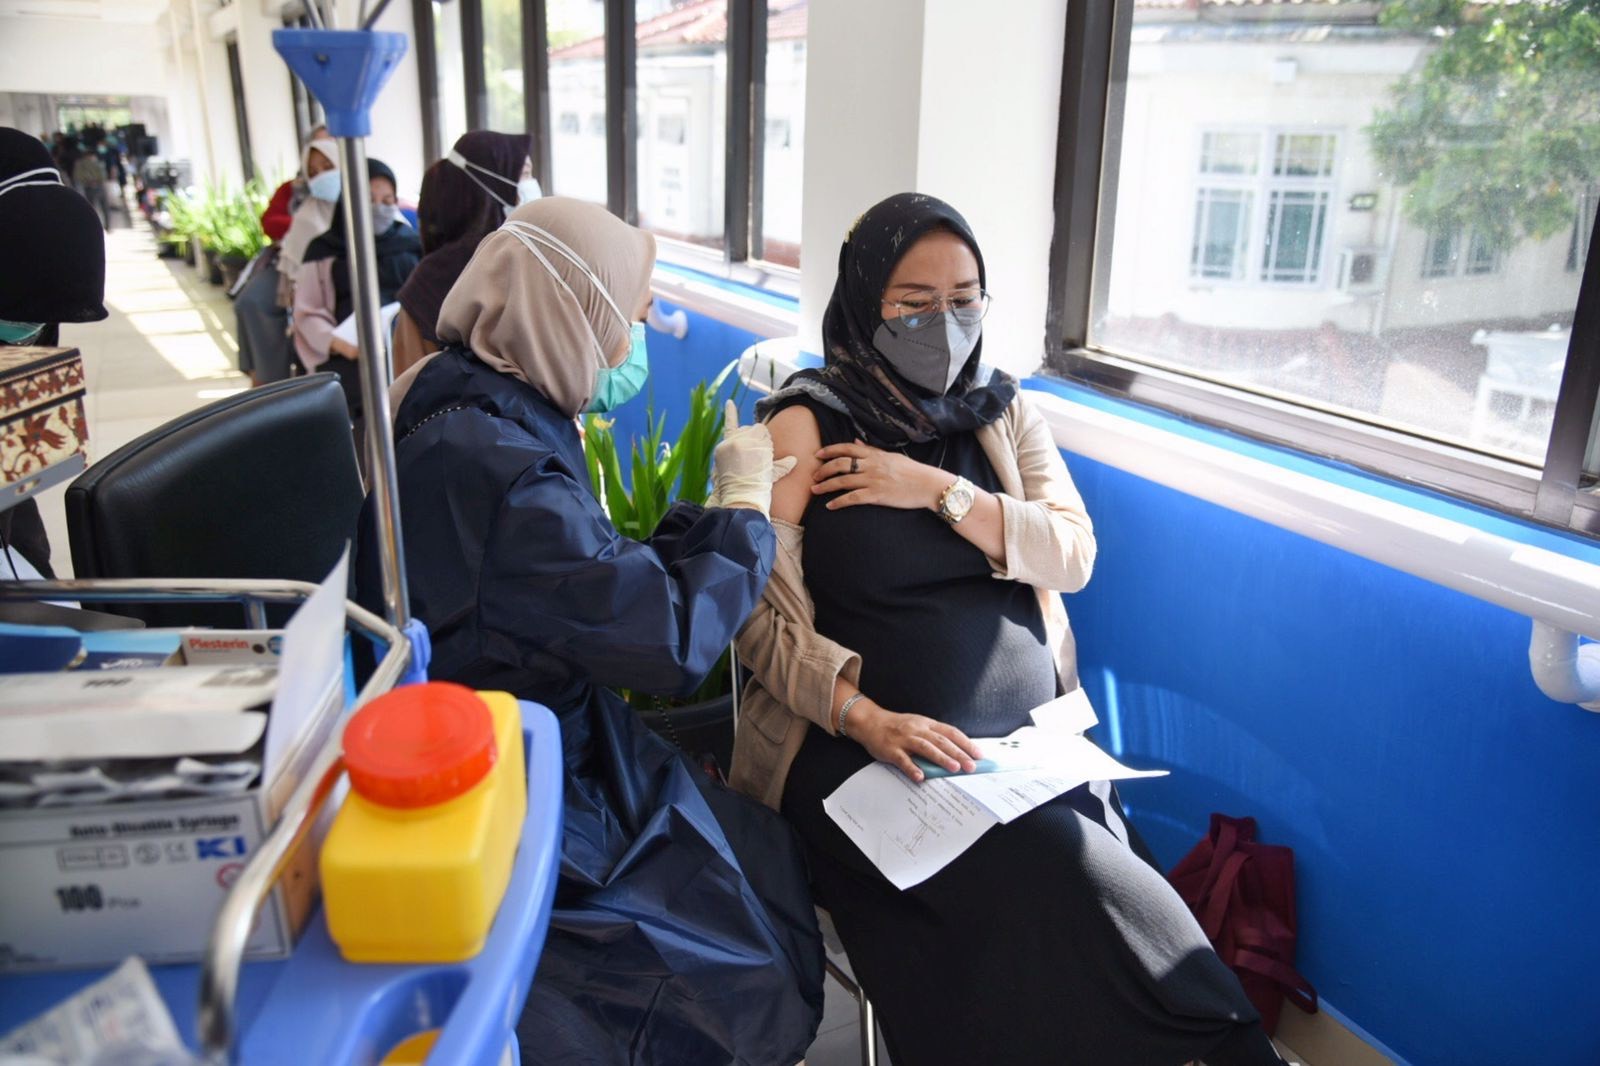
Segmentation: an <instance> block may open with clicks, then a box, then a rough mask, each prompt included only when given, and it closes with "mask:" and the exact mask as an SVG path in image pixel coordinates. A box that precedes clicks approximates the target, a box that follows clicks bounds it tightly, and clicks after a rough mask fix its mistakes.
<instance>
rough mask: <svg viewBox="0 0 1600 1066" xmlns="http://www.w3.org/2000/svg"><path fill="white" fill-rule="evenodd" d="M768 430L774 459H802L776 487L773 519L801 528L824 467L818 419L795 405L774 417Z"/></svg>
mask: <svg viewBox="0 0 1600 1066" xmlns="http://www.w3.org/2000/svg"><path fill="white" fill-rule="evenodd" d="M767 430H768V431H769V432H770V433H771V434H772V457H773V458H774V459H782V458H783V457H784V456H788V455H792V456H794V457H795V458H796V459H797V460H798V462H796V463H795V466H794V469H793V470H791V471H790V472H789V474H788V475H787V476H786V477H784V478H783V479H782V480H781V481H779V482H778V483H777V484H775V485H773V486H772V517H774V518H781V519H783V520H784V521H785V522H793V523H794V524H795V525H800V524H801V520H802V519H803V518H804V517H805V513H806V505H807V504H809V503H810V502H811V475H812V474H814V473H816V470H817V467H818V466H820V465H822V464H821V463H819V462H818V461H817V450H818V449H819V448H821V447H822V434H821V432H820V431H819V430H818V429H817V416H816V415H814V414H812V413H811V412H810V411H809V410H808V409H807V408H806V407H805V405H804V404H795V405H793V406H791V407H785V408H784V409H783V410H781V411H779V412H778V413H777V414H775V415H773V416H772V419H771V420H770V421H769V422H767Z"/></svg>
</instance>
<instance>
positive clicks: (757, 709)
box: [731, 391, 1095, 809]
mask: <svg viewBox="0 0 1600 1066" xmlns="http://www.w3.org/2000/svg"><path fill="white" fill-rule="evenodd" d="M978 441H979V443H980V444H981V445H982V446H983V452H984V454H985V455H986V456H987V457H988V459H989V462H990V464H991V465H993V467H994V470H995V473H996V475H997V476H998V477H999V479H1000V488H1001V493H1000V496H999V499H1000V511H1001V516H1002V521H1003V522H1004V525H1005V545H1006V557H1005V561H1004V562H999V561H996V560H994V559H991V560H989V564H990V566H991V567H992V568H993V569H994V576H995V577H996V578H998V579H1000V580H1003V581H1025V582H1027V583H1028V584H1030V585H1032V586H1033V587H1034V588H1035V589H1036V590H1037V591H1038V593H1039V605H1040V608H1041V609H1042V610H1043V612H1044V620H1045V631H1046V633H1047V636H1048V639H1049V641H1050V646H1051V647H1052V648H1054V649H1055V653H1056V667H1057V670H1058V672H1059V674H1060V676H1061V684H1062V685H1063V687H1064V688H1066V689H1067V690H1069V691H1070V690H1071V689H1074V688H1076V687H1077V685H1078V673H1077V655H1076V651H1075V646H1074V644H1073V639H1072V630H1071V628H1070V627H1069V626H1068V624H1067V610H1066V606H1065V605H1064V604H1063V603H1062V602H1061V596H1060V595H1059V593H1062V592H1076V591H1077V590H1079V589H1081V588H1082V587H1083V586H1084V585H1085V584H1087V583H1088V580H1089V572H1090V571H1091V570H1092V569H1093V567H1094V554H1095V541H1094V527H1093V525H1092V524H1091V523H1090V522H1089V515H1088V513H1087V512H1086V511H1085V510H1084V508H1083V498H1082V497H1081V496H1079V495H1078V490H1077V488H1076V487H1075V486H1074V485H1073V484H1072V478H1071V476H1070V475H1068V473H1067V464H1066V463H1065V462H1063V461H1062V458H1061V453H1060V451H1058V450H1057V449H1056V444H1055V439H1054V438H1053V437H1052V436H1051V433H1050V429H1049V427H1048V426H1046V425H1045V422H1044V419H1043V418H1042V417H1040V415H1039V413H1038V412H1037V411H1035V410H1034V409H1033V408H1032V407H1031V406H1030V405H1029V404H1028V403H1027V401H1026V400H1025V399H1024V398H1023V395H1022V393H1021V392H1020V391H1019V392H1018V393H1017V398H1016V400H1015V401H1013V403H1012V404H1011V406H1010V407H1009V408H1008V409H1007V410H1006V413H1005V415H1004V416H1003V417H1001V418H999V419H997V420H996V421H994V422H992V423H990V424H989V425H987V426H984V427H983V428H982V429H980V430H979V431H978ZM772 524H773V527H774V528H775V530H776V531H777V534H778V554H777V558H776V559H775V560H774V562H773V566H772V578H771V580H769V581H768V582H767V588H766V591H765V592H764V593H763V594H762V597H761V602H760V604H758V605H757V607H756V609H755V612H754V613H753V614H752V615H751V616H750V618H749V620H748V621H747V622H745V625H744V628H743V629H741V630H740V631H739V637H738V651H739V661H740V662H741V663H742V664H743V665H744V666H745V667H746V669H748V670H749V671H750V675H751V680H750V682H749V684H747V685H746V686H745V690H744V697H743V700H742V701H741V703H740V708H739V724H738V729H737V732H736V733H735V735H734V741H733V769H732V780H731V784H732V785H733V787H734V788H736V789H738V790H739V791H740V792H743V793H745V794H746V795H748V796H752V797H754V798H755V799H758V800H760V801H761V802H763V803H765V804H766V805H767V806H769V807H772V808H774V809H776V808H777V807H778V805H779V802H780V801H781V800H782V798H783V786H784V781H785V779H786V778H787V777H788V773H789V766H790V764H791V763H793V762H794V757H795V755H796V754H798V753H799V751H800V744H801V742H802V741H804V740H805V735H806V728H807V727H808V726H810V725H816V726H818V727H819V728H821V729H824V730H827V731H828V732H829V733H830V734H831V733H832V732H833V689H834V683H835V681H836V680H837V679H838V678H839V677H841V676H843V677H844V678H845V679H846V680H848V681H850V682H851V683H852V684H853V683H855V682H857V681H858V680H859V679H860V676H861V657H860V656H859V655H857V654H856V653H855V652H853V651H851V650H850V649H848V648H845V647H842V646H840V645H838V644H835V643H834V642H833V641H831V640H829V639H828V638H827V637H824V636H822V635H821V634H820V633H818V632H817V631H816V629H815V628H814V627H813V623H814V618H815V614H814V611H813V609H812V604H811V595H810V593H809V592H807V590H806V584H805V575H804V573H803V572H802V570H801V566H800V558H801V553H800V548H801V542H802V538H803V537H804V532H805V531H804V530H803V529H802V528H801V527H800V526H797V525H794V524H792V523H789V522H784V521H781V520H777V519H774V520H773V523H772ZM950 535H951V536H955V535H956V534H955V533H954V532H952V533H951V534H950ZM867 695H868V696H871V695H872V693H870V692H869V693H867ZM890 709H891V710H892V709H894V708H890Z"/></svg>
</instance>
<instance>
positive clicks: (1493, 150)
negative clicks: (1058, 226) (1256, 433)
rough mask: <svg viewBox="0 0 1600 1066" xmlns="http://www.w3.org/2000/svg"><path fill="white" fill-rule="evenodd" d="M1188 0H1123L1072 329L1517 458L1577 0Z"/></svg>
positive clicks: (1578, 248) (1567, 164)
mask: <svg viewBox="0 0 1600 1066" xmlns="http://www.w3.org/2000/svg"><path fill="white" fill-rule="evenodd" d="M1192 6H1193V5H1188V4H1183V5H1178V4H1167V3H1158V2H1155V0H1137V2H1136V3H1134V5H1133V12H1134V13H1133V18H1132V24H1131V31H1130V32H1131V34H1132V37H1131V40H1130V41H1129V42H1128V49H1129V51H1128V63H1127V77H1126V80H1125V81H1121V82H1118V83H1114V84H1113V85H1112V86H1111V92H1112V96H1113V99H1112V105H1113V106H1112V107H1111V108H1110V113H1111V114H1112V115H1113V116H1114V119H1113V121H1112V122H1111V123H1110V125H1109V128H1108V130H1107V144H1106V156H1107V168H1108V169H1107V173H1108V175H1114V177H1112V178H1108V181H1107V182H1106V183H1105V186H1104V188H1103V189H1102V197H1103V203H1102V206H1101V213H1100V218H1101V220H1102V225H1101V228H1100V233H1101V235H1102V239H1101V240H1100V242H1099V244H1098V246H1097V248H1096V264H1095V277H1096V285H1095V295H1094V304H1093V307H1092V308H1091V316H1090V325H1089V337H1088V340H1089V343H1090V345H1091V346H1092V347H1094V348H1098V349H1102V350H1105V351H1107V352H1109V353H1112V354H1116V355H1120V356H1123V357H1126V358H1129V359H1132V360H1135V361H1141V362H1145V363H1149V364H1152V365H1157V366H1161V367H1164V368H1167V369H1172V370H1177V371H1179V372H1182V373H1188V374H1193V375H1197V376H1202V377H1205V378H1207V379H1210V380H1214V381H1219V382H1222V383H1225V384H1230V385H1234V386H1237V387H1239V388H1242V389H1245V390H1249V391H1253V392H1257V393H1260V394H1264V395H1268V396H1273V397H1277V398H1280V399H1288V400H1290V401H1293V402H1298V403H1304V404H1307V405H1310V406H1315V407H1318V408H1321V409H1324V410H1331V411H1335V412H1338V413H1343V414H1348V415H1352V416H1354V417H1356V418H1359V419H1360V420H1363V421H1366V422H1371V423H1377V424H1381V425H1388V426H1392V427H1396V428H1399V429H1402V430H1405V431H1409V432H1414V433H1417V434H1420V435H1423V436H1427V437H1430V438H1434V439H1438V440H1443V441H1447V442H1451V443H1456V444H1460V445H1464V446H1466V447H1469V448H1474V449H1478V450H1481V451H1485V452H1488V453H1491V454H1496V455H1501V456H1504V457H1508V458H1513V459H1518V460H1522V461H1525V462H1528V463H1532V464H1536V463H1539V462H1541V461H1542V459H1543V456H1544V452H1545V448H1546V444H1547V441H1548V437H1549V431H1550V422H1551V418H1552V415H1553V411H1554V403H1555V398H1556V392H1557V390H1558V387H1559V385H1560V381H1561V373H1562V369H1563V366H1564V364H1565V358H1566V350H1567V342H1568V338H1569V336H1570V332H1571V326H1572V320H1573V311H1574V308H1575V306H1576V303H1577V296H1578V282H1579V279H1580V278H1581V275H1582V270H1583V263H1584V260H1585V258H1586V257H1587V255H1588V246H1589V237H1590V232H1591V230H1592V228H1593V223H1594V216H1595V205H1596V195H1595V190H1596V186H1597V184H1600V173H1597V170H1600V165H1597V163H1596V160H1600V119H1596V118H1595V117H1594V116H1593V115H1592V114H1591V113H1590V112H1588V111H1584V112H1582V113H1581V114H1580V112H1578V111H1575V110H1574V109H1573V107H1572V106H1571V102H1572V101H1575V100H1595V99H1600V52H1597V51H1596V50H1594V49H1592V48H1587V47H1581V46H1580V45H1579V43H1578V42H1581V41H1582V40H1584V39H1585V38H1584V34H1585V33H1586V32H1587V31H1586V30H1585V26H1586V25H1587V23H1586V22H1585V21H1584V20H1585V19H1587V18H1589V17H1590V16H1588V15H1586V14H1585V13H1584V9H1583V6H1582V5H1573V4H1496V5H1483V4H1433V3H1423V2H1420V0H1387V2H1385V3H1382V4H1341V5H1331V4H1326V5H1311V4H1299V3H1291V2H1289V0H1257V2H1253V3H1248V4H1245V3H1222V2H1211V0H1206V2H1204V3H1202V4H1200V8H1201V9H1202V11H1203V17H1201V18H1200V19H1199V20H1198V21H1197V20H1196V19H1195V16H1194V13H1193V11H1192V10H1191V8H1192ZM1491 7H1492V12H1490V10H1489V9H1490V8H1491ZM1264 8H1271V9H1273V11H1272V12H1270V13H1264V12H1263V10H1262V9H1264ZM1346 9H1348V10H1346ZM1491 14H1492V26H1493V29H1494V32H1492V33H1491V32H1488V30H1487V28H1486V27H1489V26H1490V25H1491V22H1490V21H1489V20H1490V19H1491ZM1269 15H1270V17H1268V16H1269ZM769 180H770V178H769Z"/></svg>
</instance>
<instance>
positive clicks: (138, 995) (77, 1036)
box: [0, 955, 188, 1066]
mask: <svg viewBox="0 0 1600 1066" xmlns="http://www.w3.org/2000/svg"><path fill="white" fill-rule="evenodd" d="M163 1052H165V1053H167V1054H165V1055H162V1054H160V1053H163ZM152 1053H155V1054H152ZM187 1060H188V1054H187V1052H186V1051H185V1049H184V1046H183V1041H182V1040H180V1039H179V1038H178V1029H177V1027H176V1026H175V1025H173V1024H172V1015H171V1014H170V1013H169V1012H168V1011H167V1005H166V1003H165V1002H163V1001H162V999H161V993H159V992H158V991H156V986H155V982H153V981H152V980H150V971H149V970H147V969H146V968H145V965H144V963H143V962H142V961H141V960H140V959H139V957H138V956H137V955H136V956H134V957H132V958H130V959H128V960H127V961H126V962H124V963H123V964H122V965H121V966H118V967H117V968H116V969H115V970H112V971H111V972H110V973H109V974H107V975H106V976H105V977H102V978H101V979H100V980H98V981H96V982H95V983H94V984H92V985H90V986H88V987H87V988H85V989H83V990H82V991H81V992H79V993H78V994H77V995H75V996H73V997H72V998H71V999H68V1000H65V1001H63V1002H62V1003H60V1004H58V1005H56V1006H55V1007H53V1008H51V1009H50V1010H49V1011H47V1012H45V1013H44V1014H41V1015H39V1017H37V1018H35V1019H34V1020H33V1021H31V1022H29V1023H27V1024H26V1025H23V1026H20V1027H18V1028H16V1029H13V1030H12V1031H11V1032H9V1033H7V1034H6V1035H4V1036H0V1062H14V1061H15V1062H26V1063H35V1062H38V1063H64V1064H67V1066H80V1064H88V1063H95V1064H98V1063H105V1062H131V1061H139V1062H151V1061H168V1062H185V1061H187Z"/></svg>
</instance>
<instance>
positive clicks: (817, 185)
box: [800, 0, 982, 352]
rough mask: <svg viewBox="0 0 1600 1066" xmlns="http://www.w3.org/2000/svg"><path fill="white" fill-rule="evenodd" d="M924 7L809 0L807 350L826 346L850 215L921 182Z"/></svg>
mask: <svg viewBox="0 0 1600 1066" xmlns="http://www.w3.org/2000/svg"><path fill="white" fill-rule="evenodd" d="M924 8H925V4H924V0H875V2H874V3H870V4H864V3H859V2H857V0H812V3H811V5H810V8H809V15H808V23H807V27H806V116H807V118H806V143H805V168H804V169H805V185H804V192H803V194H802V195H803V207H802V209H801V214H800V233H801V252H800V262H801V277H800V343H801V346H802V347H803V348H804V349H805V350H806V351H811V352H817V351H821V350H822V349H821V340H822V311H823V308H825V307H827V305H828V296H829V295H830V294H831V293H832V292H833V280H834V271H835V267H836V266H837V264H838V262H839V245H840V244H841V243H842V242H843V241H844V236H845V233H846V232H847V231H848V230H849V229H850V224H851V223H852V222H854V221H855V219H856V217H857V216H859V215H860V214H861V212H863V211H865V210H866V209H867V208H869V207H871V206H872V205H873V204H875V203H877V202H878V201H879V200H881V199H883V198H884V197H885V196H889V195H892V194H893V193H897V192H904V191H905V190H907V189H914V188H916V183H917V140H918V137H919V135H920V121H921V119H920V116H921V109H920V107H919V97H920V95H921V89H922V23H923V14H924ZM974 21H982V20H981V19H976V20H974Z"/></svg>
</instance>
